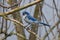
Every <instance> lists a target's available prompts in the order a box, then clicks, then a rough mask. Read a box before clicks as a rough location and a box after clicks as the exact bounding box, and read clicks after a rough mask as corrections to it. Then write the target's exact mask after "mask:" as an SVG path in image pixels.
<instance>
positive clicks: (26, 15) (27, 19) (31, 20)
mask: <svg viewBox="0 0 60 40" xmlns="http://www.w3.org/2000/svg"><path fill="white" fill-rule="evenodd" d="M22 15H23V20H24V21H25V22H27V23H29V24H32V23H35V24H43V25H44V26H50V25H48V24H46V23H43V22H41V21H38V20H37V19H36V18H34V17H33V16H31V15H30V13H29V12H27V11H24V12H23V13H22Z"/></svg>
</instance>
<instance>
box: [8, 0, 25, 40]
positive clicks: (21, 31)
mask: <svg viewBox="0 0 60 40" xmlns="http://www.w3.org/2000/svg"><path fill="white" fill-rule="evenodd" d="M9 3H10V5H13V4H14V3H17V0H11V2H9ZM16 7H18V5H17V6H14V7H12V8H11V9H14V8H16ZM12 16H13V18H14V19H15V20H17V21H19V22H22V21H21V20H20V19H21V17H20V12H19V11H18V12H15V13H13V14H12ZM15 28H16V32H17V33H19V34H21V35H24V36H25V34H24V29H23V27H21V25H19V24H15ZM17 37H18V40H25V39H23V38H20V37H19V36H17Z"/></svg>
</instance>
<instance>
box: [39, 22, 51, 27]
mask: <svg viewBox="0 0 60 40" xmlns="http://www.w3.org/2000/svg"><path fill="white" fill-rule="evenodd" d="M39 23H40V24H43V25H44V26H49V27H50V25H49V24H46V23H43V22H39Z"/></svg>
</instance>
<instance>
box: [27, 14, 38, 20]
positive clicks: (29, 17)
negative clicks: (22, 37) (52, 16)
mask: <svg viewBox="0 0 60 40" xmlns="http://www.w3.org/2000/svg"><path fill="white" fill-rule="evenodd" d="M27 17H28V19H29V20H32V21H37V20H36V18H34V17H32V16H30V15H28V16H27Z"/></svg>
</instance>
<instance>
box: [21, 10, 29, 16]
mask: <svg viewBox="0 0 60 40" xmlns="http://www.w3.org/2000/svg"><path fill="white" fill-rule="evenodd" d="M22 15H30V14H29V13H28V12H26V11H24V12H23V14H22Z"/></svg>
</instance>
